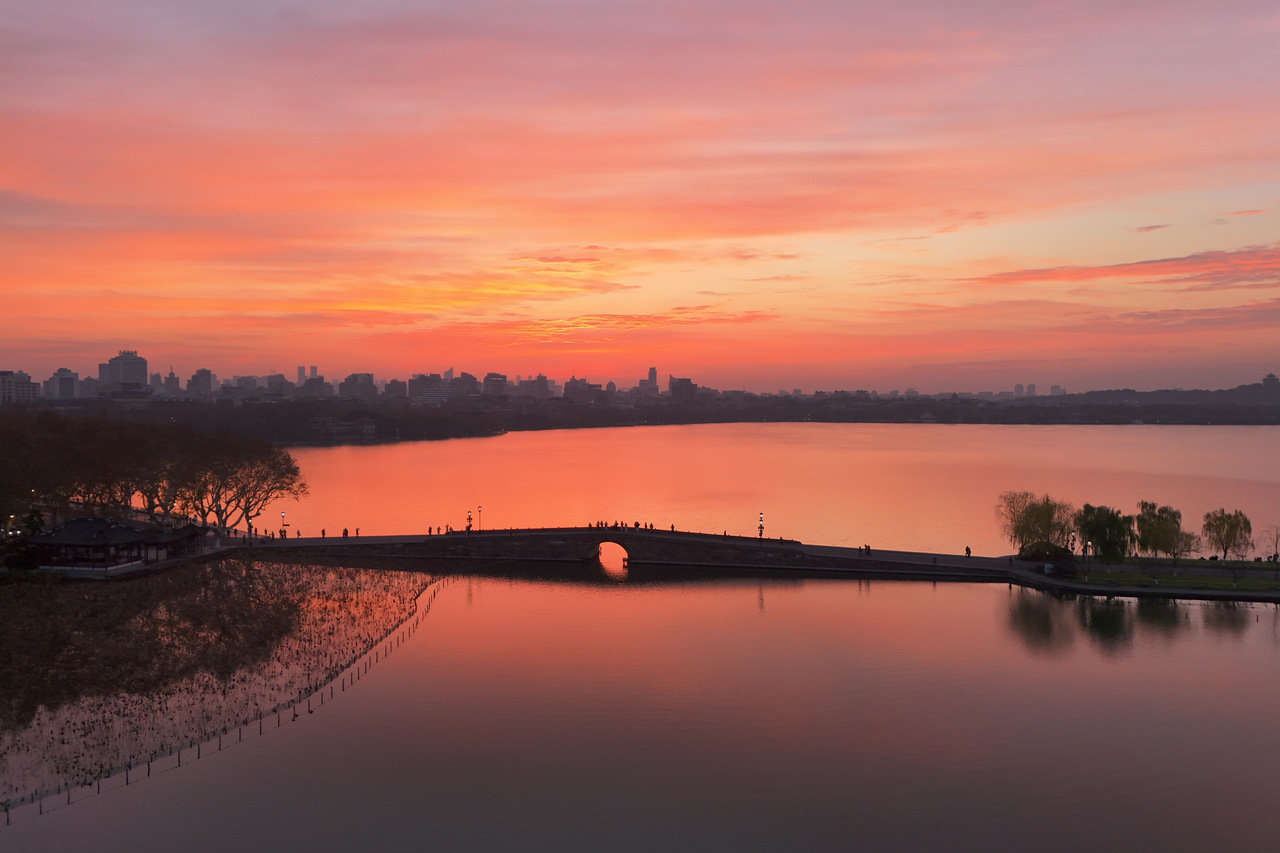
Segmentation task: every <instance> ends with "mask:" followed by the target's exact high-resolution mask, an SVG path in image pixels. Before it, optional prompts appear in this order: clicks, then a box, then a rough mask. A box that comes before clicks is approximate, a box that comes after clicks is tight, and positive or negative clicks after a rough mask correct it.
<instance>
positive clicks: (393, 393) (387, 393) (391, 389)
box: [382, 379, 409, 398]
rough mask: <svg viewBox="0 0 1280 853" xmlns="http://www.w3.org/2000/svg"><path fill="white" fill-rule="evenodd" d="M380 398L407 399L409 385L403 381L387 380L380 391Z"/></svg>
mask: <svg viewBox="0 0 1280 853" xmlns="http://www.w3.org/2000/svg"><path fill="white" fill-rule="evenodd" d="M382 396H384V397H387V398H392V397H396V398H408V396H409V384H408V383H407V382H405V381H404V380H403V379H388V380H387V384H386V385H385V386H384V387H383V389H382Z"/></svg>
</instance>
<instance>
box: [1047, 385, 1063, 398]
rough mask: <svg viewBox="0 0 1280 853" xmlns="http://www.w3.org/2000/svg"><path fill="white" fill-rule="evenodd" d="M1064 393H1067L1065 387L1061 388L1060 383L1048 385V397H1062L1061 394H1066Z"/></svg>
mask: <svg viewBox="0 0 1280 853" xmlns="http://www.w3.org/2000/svg"><path fill="white" fill-rule="evenodd" d="M1066 393H1067V389H1066V388H1063V387H1062V386H1061V385H1050V386H1049V396H1050V397H1063V396H1066Z"/></svg>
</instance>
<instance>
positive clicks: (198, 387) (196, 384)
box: [187, 367, 213, 397]
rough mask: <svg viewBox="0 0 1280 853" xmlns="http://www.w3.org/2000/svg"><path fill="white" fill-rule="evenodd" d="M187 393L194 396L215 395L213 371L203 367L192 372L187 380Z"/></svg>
mask: <svg viewBox="0 0 1280 853" xmlns="http://www.w3.org/2000/svg"><path fill="white" fill-rule="evenodd" d="M187 393H188V394H190V395H191V396H192V397H212V396H213V372H212V371H210V370H206V369H204V368H203V367H202V368H200V369H199V370H197V371H196V372H195V373H193V374H191V379H190V380H188V382H187Z"/></svg>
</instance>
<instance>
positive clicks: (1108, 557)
mask: <svg viewBox="0 0 1280 853" xmlns="http://www.w3.org/2000/svg"><path fill="white" fill-rule="evenodd" d="M1074 521H1075V526H1076V531H1077V532H1078V533H1079V534H1080V539H1081V540H1082V541H1085V542H1088V543H1089V548H1090V550H1091V551H1092V552H1093V553H1094V554H1096V555H1097V556H1098V557H1100V558H1101V559H1103V560H1105V561H1106V562H1116V563H1123V562H1124V558H1125V557H1127V556H1129V546H1130V545H1131V544H1133V540H1134V535H1133V516H1131V515H1125V514H1124V513H1122V512H1120V510H1118V509H1112V508H1111V507H1109V506H1092V505H1091V504H1085V505H1084V506H1082V507H1081V508H1080V511H1079V512H1077V513H1076V514H1075V519H1074Z"/></svg>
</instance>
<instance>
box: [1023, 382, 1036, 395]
mask: <svg viewBox="0 0 1280 853" xmlns="http://www.w3.org/2000/svg"><path fill="white" fill-rule="evenodd" d="M1035 395H1036V385H1035V383H1034V382H1032V383H1031V384H1030V385H1028V386H1027V390H1026V392H1025V393H1024V394H1023V395H1022V396H1024V397H1034V396H1035Z"/></svg>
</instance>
